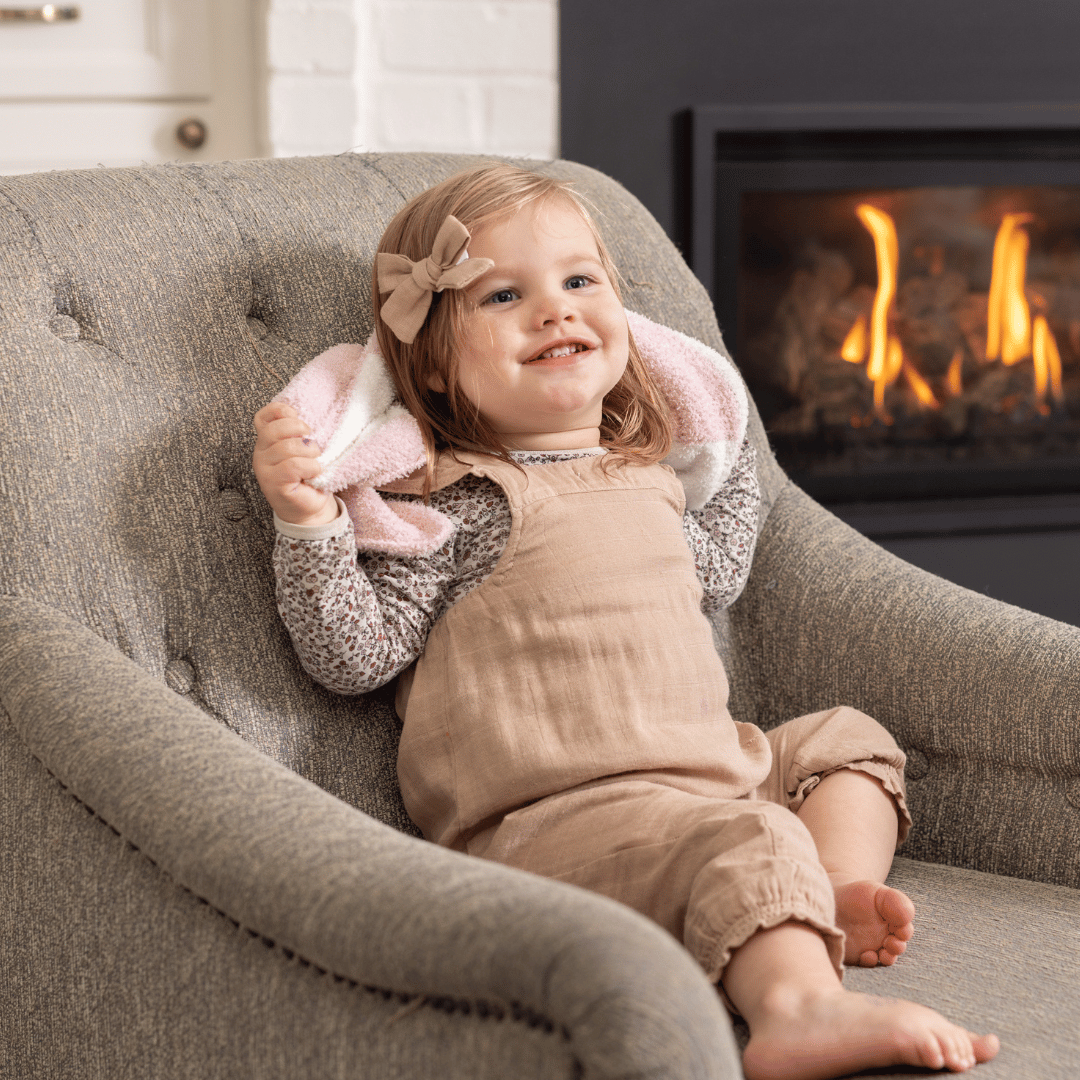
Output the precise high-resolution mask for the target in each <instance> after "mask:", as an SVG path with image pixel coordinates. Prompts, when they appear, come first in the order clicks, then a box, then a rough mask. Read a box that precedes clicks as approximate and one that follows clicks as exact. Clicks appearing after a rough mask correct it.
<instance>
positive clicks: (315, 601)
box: [273, 514, 453, 694]
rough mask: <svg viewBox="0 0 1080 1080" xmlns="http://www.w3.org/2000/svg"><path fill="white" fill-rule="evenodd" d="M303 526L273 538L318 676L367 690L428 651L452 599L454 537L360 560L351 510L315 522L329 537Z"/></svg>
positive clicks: (302, 644) (290, 606)
mask: <svg viewBox="0 0 1080 1080" xmlns="http://www.w3.org/2000/svg"><path fill="white" fill-rule="evenodd" d="M279 528H281V526H279ZM286 528H287V527H286ZM304 531H305V530H303V529H292V528H289V529H288V532H289V533H293V534H294V535H287V534H286V533H285V532H279V534H278V537H277V542H276V543H275V545H274V557H273V560H274V572H275V575H276V578H277V588H276V596H277V604H278V611H279V612H280V614H281V618H282V620H283V621H284V623H285V626H286V628H287V629H288V631H289V636H290V637H291V638H292V642H293V646H294V648H295V649H296V653H297V656H298V657H299V659H300V663H301V665H302V666H303V668H304V670H305V671H306V672H307V673H308V674H309V675H310V676H311V677H312V678H313V679H315V680H316V681H317V682H319V683H321V684H322V685H323V686H325V687H327V689H329V690H333V691H335V692H336V693H339V694H363V693H367V692H368V691H369V690H374V689H375V688H376V687H379V686H382V685H383V683H386V682H389V680H390V679H392V678H393V677H394V676H395V675H396V674H398V672H399V671H401V670H402V669H404V668H405V667H407V666H408V665H409V664H411V663H412V661H413V660H415V659H416V658H417V657H418V656H419V655H420V653H421V652H422V651H423V648H424V643H425V641H426V640H427V636H428V633H429V632H430V630H431V627H432V626H433V625H434V623H435V620H436V619H437V618H438V616H439V614H441V612H442V610H443V607H444V606H445V596H446V591H447V587H448V584H449V581H450V580H451V578H452V571H453V552H452V547H453V541H449V542H448V543H447V544H446V545H444V547H443V548H441V549H440V550H439V551H437V552H435V553H434V554H433V555H431V556H425V557H422V558H410V559H404V558H402V559H395V558H392V557H389V556H386V555H383V554H371V555H366V554H365V555H361V556H360V559H359V562H358V560H357V552H356V541H355V537H354V534H353V528H352V522H351V521H350V520H349V517H348V515H346V514H342V515H341V519H340V523H338V522H335V523H332V524H331V525H329V526H324V527H323V529H321V530H320V529H312V530H310V531H311V532H312V533H320V532H321V533H324V534H331V535H324V537H323V538H322V539H301V538H298V535H295V534H301V533H303V532H304Z"/></svg>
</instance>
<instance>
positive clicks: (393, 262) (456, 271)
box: [375, 214, 495, 345]
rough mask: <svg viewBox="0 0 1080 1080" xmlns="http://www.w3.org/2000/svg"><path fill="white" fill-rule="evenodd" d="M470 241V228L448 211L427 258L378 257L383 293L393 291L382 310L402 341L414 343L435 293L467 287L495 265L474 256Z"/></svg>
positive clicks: (376, 263) (383, 319)
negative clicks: (471, 257)
mask: <svg viewBox="0 0 1080 1080" xmlns="http://www.w3.org/2000/svg"><path fill="white" fill-rule="evenodd" d="M468 242H469V230H468V229H466V228H465V226H464V225H462V224H461V222H460V221H458V219H457V218H456V217H453V216H452V215H449V214H448V215H447V217H446V220H445V221H444V222H443V223H442V225H441V226H440V228H439V232H438V234H437V235H436V237H435V245H434V246H433V247H432V249H431V254H430V255H429V256H428V257H427V258H426V259H421V260H420V261H419V262H413V261H412V259H409V258H407V257H406V256H404V255H391V254H390V253H389V252H385V251H384V252H381V253H380V254H379V255H377V256H376V257H375V272H376V274H377V275H378V278H379V294H380V295H384V294H386V293H390V294H391V295H390V296H389V298H388V299H387V300H385V301H384V302H383V305H382V307H381V308H380V309H379V314H380V316H381V317H382V321H383V322H384V323H386V325H387V326H389V327H390V329H391V330H392V331H393V332H394V335H395V337H397V339H398V341H402V342H404V343H405V344H406V345H411V344H412V342H413V340H414V339H415V338H416V335H417V334H418V333H419V331H420V327H421V326H423V325H424V320H425V319H426V318H427V314H428V311H430V310H431V295H432V293H437V292H442V291H443V289H464V288H465V287H466V286H467V285H471V284H472V283H473V282H474V281H475V280H476V279H477V278H478V277H480V275H481V274H486V273H487V272H488V271H489V270H490V269H491V268H492V267H493V266H494V265H495V264H494V263H493V262H492V261H491V259H470V258H469V257H468V254H467V252H466V250H465V245H466V244H468Z"/></svg>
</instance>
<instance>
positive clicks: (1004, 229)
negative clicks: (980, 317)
mask: <svg viewBox="0 0 1080 1080" xmlns="http://www.w3.org/2000/svg"><path fill="white" fill-rule="evenodd" d="M1030 220H1031V214H1006V215H1005V216H1004V217H1003V218H1002V219H1001V225H1000V226H998V231H997V236H996V237H995V238H994V259H993V266H992V269H991V273H990V299H989V302H988V304H987V309H986V359H987V360H997V359H998V357H1000V358H1001V362H1002V363H1003V364H1008V365H1012V364H1016V363H1018V362H1019V361H1021V360H1023V359H1024V357H1025V356H1030V355H1031V311H1030V309H1029V308H1028V302H1027V298H1026V297H1025V296H1024V278H1025V276H1026V274H1027V253H1028V244H1029V242H1030V241H1029V240H1028V234H1027V233H1026V232H1025V231H1024V230H1023V229H1021V228H1020V227H1019V226H1021V225H1023V224H1025V223H1026V222H1028V221H1030Z"/></svg>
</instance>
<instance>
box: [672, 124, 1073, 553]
mask: <svg viewBox="0 0 1080 1080" xmlns="http://www.w3.org/2000/svg"><path fill="white" fill-rule="evenodd" d="M675 136H676V138H675V144H676V155H675V159H676V162H677V163H678V168H677V170H676V192H677V201H676V225H677V241H678V242H679V244H680V246H681V248H682V251H683V254H684V256H685V257H686V259H687V261H688V262H689V263H690V265H691V267H692V268H693V270H694V272H695V274H696V275H697V277H698V278H699V279H700V280H701V282H702V284H703V285H704V286H705V288H706V290H707V291H708V292H709V294H710V297H711V298H712V301H713V304H714V307H715V309H716V314H717V319H718V321H719V323H720V328H721V330H722V331H723V333H724V339H725V341H726V343H727V345H728V347H729V348H730V349H731V350H732V354H733V355H734V356H735V358H736V362H737V361H738V357H739V347H740V342H739V328H738V296H737V283H738V269H739V248H740V235H739V230H740V208H741V196H742V194H743V193H744V192H748V191H789V192H798V191H823V190H833V191H840V190H861V189H872V188H899V187H922V186H929V187H937V186H997V185H1000V186H1034V185H1061V186H1071V187H1077V188H1080V105H1076V106H1072V105H1053V104H1049V105H1048V104H1030V105H1018V104H1012V105H1009V104H1001V105H959V104H942V105H833V104H829V105H815V104H809V105H747V106H721V105H709V106H702V107H698V108H694V109H689V110H686V111H684V112H683V113H681V114H680V115H679V116H678V117H677V118H676V124H675ZM1077 463H1080V448H1078V452H1077V454H1076V455H1075V458H1074V459H1072V460H1069V461H1060V462H1057V463H1055V464H1054V465H1051V464H1050V463H1047V464H1046V466H1044V467H1042V468H1040V469H1039V470H1038V471H1037V472H1033V471H1032V470H1031V469H1027V470H1026V471H1024V472H1023V474H1022V475H1021V474H1020V473H1014V471H1013V470H1008V469H1006V470H1004V471H1002V470H999V469H997V468H983V469H980V468H976V469H974V470H972V471H970V472H969V474H968V481H967V487H968V489H969V491H970V493H971V494H972V495H979V496H1015V495H1018V494H1021V493H1023V492H1038V493H1040V494H1043V493H1046V494H1054V493H1056V495H1055V497H1059V496H1060V494H1062V493H1080V465H1078V464H1077ZM797 473H798V471H797V470H796V472H795V473H793V475H795V477H796V479H797V480H798V481H799V482H801V483H803V484H804V486H806V487H807V489H808V490H810V492H811V494H814V495H815V496H816V497H818V498H819V499H822V501H824V502H825V503H826V504H829V505H832V506H833V508H834V509H838V507H837V504H838V503H851V502H861V503H863V504H865V503H866V500H868V499H869V500H875V499H885V500H891V499H896V498H900V499H906V500H912V499H919V498H927V497H930V498H933V497H937V496H939V495H941V496H946V497H948V496H947V491H946V490H940V491H939V490H938V487H937V481H936V479H935V478H934V477H933V476H932V475H930V474H925V475H914V474H912V475H910V476H904V477H899V476H897V477H893V478H892V481H891V483H887V489H888V493H886V492H881V493H880V494H876V493H875V487H876V485H877V484H878V483H879V481H880V480H884V477H880V478H874V477H871V476H867V477H864V478H858V477H855V476H853V477H850V478H848V477H845V478H843V479H841V480H840V481H839V482H837V483H833V482H831V481H830V480H828V479H822V478H820V477H814V478H811V476H810V475H806V476H800V475H798V474H797ZM954 494H955V493H954ZM1066 503H1067V506H1068V508H1067V509H1066V510H1065V513H1064V518H1063V519H1061V520H1057V518H1058V515H1059V512H1060V509H1061V508H1060V507H1056V505H1055V507H1054V509H1053V512H1052V513H1051V517H1053V518H1054V519H1055V520H1054V521H1053V524H1051V523H1050V521H1048V520H1047V521H1043V520H1042V519H1044V518H1045V517H1046V515H1045V514H1043V513H1034V512H1033V511H1034V509H1035V508H1034V507H1028V508H1027V513H1026V514H1025V515H1024V516H1025V518H1026V520H1027V521H1028V523H1029V526H1028V527H1032V526H1034V523H1035V521H1039V522H1040V524H1041V527H1043V528H1046V527H1047V526H1049V527H1050V528H1055V527H1057V528H1061V527H1070V528H1075V527H1077V526H1078V525H1080V512H1078V506H1080V504H1077V502H1076V500H1075V499H1066ZM852 509H854V507H852ZM1003 524H1004V523H999V524H998V528H1001V527H1003ZM1017 525H1019V521H1018V522H1017ZM1035 527H1039V526H1035ZM1004 528H1005V529H1006V530H1007V529H1008V527H1007V526H1004ZM875 531H876V530H875ZM941 531H942V532H949V531H951V528H950V527H943V528H942V529H941Z"/></svg>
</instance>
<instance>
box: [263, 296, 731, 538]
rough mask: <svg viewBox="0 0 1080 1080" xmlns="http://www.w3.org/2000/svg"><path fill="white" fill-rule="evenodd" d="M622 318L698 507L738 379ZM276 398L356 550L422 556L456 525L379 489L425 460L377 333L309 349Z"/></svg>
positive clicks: (684, 344) (721, 456) (700, 348)
mask: <svg viewBox="0 0 1080 1080" xmlns="http://www.w3.org/2000/svg"><path fill="white" fill-rule="evenodd" d="M626 319H627V322H628V323H629V326H630V331H631V333H632V334H633V335H634V340H635V341H636V342H637V345H638V348H639V349H640V351H641V355H642V357H643V358H644V360H645V362H646V364H647V365H648V367H649V371H650V372H651V374H652V377H653V379H654V380H655V381H656V384H657V386H658V387H659V389H660V391H661V393H662V394H663V395H664V397H665V399H666V401H667V403H668V407H669V409H670V410H671V415H672V420H673V426H674V431H673V435H674V443H673V446H672V449H671V453H670V454H669V455H668V456H667V458H665V459H664V461H665V464H667V465H670V466H671V467H672V469H674V470H675V473H676V475H677V476H678V477H679V479H680V480H681V481H682V484H683V488H684V489H685V491H686V505H687V506H688V507H689V508H690V509H699V508H700V507H702V506H704V505H705V503H707V502H708V501H709V499H710V498H712V496H713V495H714V494H715V493H716V492H717V490H718V489H719V487H720V485H721V484H722V483H723V482H724V481H725V480H726V479H727V478H728V476H729V475H730V474H731V470H732V468H733V467H734V464H735V460H736V458H737V457H738V454H739V448H740V447H741V445H742V441H743V438H744V437H745V434H746V422H747V415H748V404H747V398H746V391H745V389H744V387H743V382H742V379H741V378H740V377H739V374H738V372H737V371H736V370H735V368H734V367H733V366H732V364H731V362H730V361H729V360H727V359H726V358H725V357H723V356H721V355H720V354H719V353H718V352H716V351H715V350H714V349H710V348H709V347H708V346H707V345H703V344H702V343H701V342H700V341H695V340H694V339H693V338H690V337H687V336H686V335H685V334H680V333H679V332H678V331H677V330H671V329H669V328H668V327H666V326H661V325H660V324H659V323H654V322H652V321H650V320H649V319H646V318H645V317H644V316H643V315H638V314H636V313H635V312H632V311H627V313H626ZM275 400H278V401H286V402H288V403H289V404H290V405H292V406H293V407H294V408H295V409H296V410H297V411H298V412H299V413H300V415H301V417H303V419H304V420H305V421H306V422H307V424H308V425H309V426H310V427H311V430H312V434H313V436H314V438H315V441H316V442H317V443H318V445H319V446H320V447H322V454H321V455H320V457H319V461H320V463H321V464H322V466H323V472H322V474H321V475H320V476H319V477H317V478H316V479H315V480H313V481H312V485H313V486H314V487H317V488H319V489H321V490H326V491H333V492H334V493H336V494H337V495H338V496H339V497H340V498H341V499H342V500H343V501H344V503H345V505H346V507H347V508H348V511H349V515H350V517H351V518H352V521H353V526H354V528H355V531H356V542H357V546H358V547H359V548H361V550H367V551H387V552H392V553H394V554H400V555H419V554H423V553H425V552H430V551H434V550H435V549H436V548H438V547H440V546H441V545H442V544H443V543H444V542H445V541H446V539H447V538H448V537H449V536H450V533H451V532H452V531H453V526H452V525H451V523H450V521H449V519H448V518H446V517H445V516H444V515H443V514H440V513H439V512H438V511H437V510H433V509H432V508H431V507H429V506H424V505H422V504H420V503H418V502H412V501H405V500H401V499H389V500H386V499H384V498H383V497H382V496H381V495H380V494H379V493H378V491H377V490H376V489H377V488H378V487H380V486H382V485H384V484H388V483H390V482H391V481H392V480H398V479H401V478H402V477H405V476H408V475H410V474H411V473H413V472H415V471H416V470H417V469H419V468H421V467H422V466H423V465H424V460H425V459H424V444H423V440H422V439H421V437H420V429H419V427H418V426H417V423H416V421H415V420H414V419H413V417H412V416H411V414H409V413H408V412H407V411H406V410H405V408H404V407H403V406H402V405H401V403H400V402H399V401H398V400H397V398H396V395H395V392H394V384H393V381H392V380H391V378H390V374H389V372H388V371H387V368H386V362H385V361H384V360H383V357H382V354H381V353H380V352H379V346H378V343H377V342H376V340H375V335H374V334H372V335H371V338H370V339H369V340H368V343H367V344H366V345H335V346H334V347H333V348H332V349H327V351H326V352H324V353H321V354H320V355H319V356H316V357H315V359H314V360H311V361H310V362H309V363H307V364H305V365H304V367H303V368H301V369H300V371H299V372H297V374H296V375H295V376H294V378H293V379H292V380H291V381H290V382H289V384H288V386H286V387H285V389H284V390H283V391H282V392H281V393H280V394H279V395H278V396H277V398H276V399H275Z"/></svg>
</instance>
